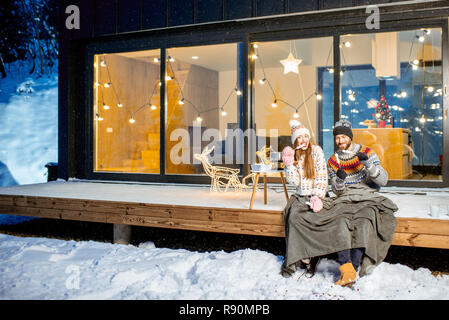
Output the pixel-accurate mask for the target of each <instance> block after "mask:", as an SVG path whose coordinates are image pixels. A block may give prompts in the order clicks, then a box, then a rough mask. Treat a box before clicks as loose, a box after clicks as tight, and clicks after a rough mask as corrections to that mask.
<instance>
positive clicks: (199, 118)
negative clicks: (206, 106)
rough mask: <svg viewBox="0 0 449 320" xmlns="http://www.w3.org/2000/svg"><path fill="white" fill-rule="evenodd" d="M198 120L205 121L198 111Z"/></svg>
mask: <svg viewBox="0 0 449 320" xmlns="http://www.w3.org/2000/svg"><path fill="white" fill-rule="evenodd" d="M196 121H198V122H201V121H203V118H201V116H200V114H199V113H198V117H196Z"/></svg>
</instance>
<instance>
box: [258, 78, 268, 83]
mask: <svg viewBox="0 0 449 320" xmlns="http://www.w3.org/2000/svg"><path fill="white" fill-rule="evenodd" d="M265 81H267V79H265V78H263V79H260V80H259V83H260V84H265Z"/></svg>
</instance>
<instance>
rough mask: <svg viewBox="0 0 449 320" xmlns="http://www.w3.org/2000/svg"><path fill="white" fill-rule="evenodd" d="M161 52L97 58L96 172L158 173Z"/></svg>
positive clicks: (95, 84)
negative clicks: (159, 60) (159, 61)
mask: <svg viewBox="0 0 449 320" xmlns="http://www.w3.org/2000/svg"><path fill="white" fill-rule="evenodd" d="M159 57H160V50H148V51H139V52H127V53H115V54H98V55H95V57H94V66H93V67H94V83H93V87H94V106H93V115H94V131H95V132H94V171H97V172H101V171H103V172H133V173H159V172H160V133H159V132H160V79H159V78H160V76H159V75H160V66H159V63H158V59H159Z"/></svg>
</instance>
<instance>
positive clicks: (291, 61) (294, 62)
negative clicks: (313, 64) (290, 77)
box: [281, 52, 302, 74]
mask: <svg viewBox="0 0 449 320" xmlns="http://www.w3.org/2000/svg"><path fill="white" fill-rule="evenodd" d="M301 62H302V59H296V58H295V57H294V56H293V54H292V53H291V52H290V54H289V55H288V58H287V59H285V60H281V63H282V65H283V66H284V74H287V73H289V72H294V73H299V72H298V67H299V64H300V63H301Z"/></svg>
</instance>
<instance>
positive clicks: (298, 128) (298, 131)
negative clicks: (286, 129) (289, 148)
mask: <svg viewBox="0 0 449 320" xmlns="http://www.w3.org/2000/svg"><path fill="white" fill-rule="evenodd" d="M290 129H291V130H292V144H294V143H295V140H296V138H298V137H299V136H300V135H302V134H307V135H308V136H309V138H310V131H309V129H307V128H306V127H304V126H303V125H302V123H301V122H299V121H298V120H290Z"/></svg>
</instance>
